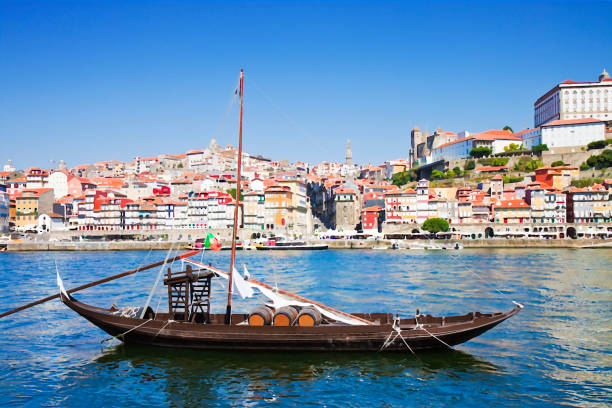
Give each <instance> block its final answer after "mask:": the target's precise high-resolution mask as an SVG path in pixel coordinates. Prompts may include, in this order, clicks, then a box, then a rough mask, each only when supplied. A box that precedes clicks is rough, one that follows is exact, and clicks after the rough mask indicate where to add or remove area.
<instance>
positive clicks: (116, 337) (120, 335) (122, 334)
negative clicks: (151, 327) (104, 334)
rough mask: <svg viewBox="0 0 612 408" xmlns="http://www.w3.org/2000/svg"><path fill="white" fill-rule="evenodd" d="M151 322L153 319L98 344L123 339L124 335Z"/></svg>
mask: <svg viewBox="0 0 612 408" xmlns="http://www.w3.org/2000/svg"><path fill="white" fill-rule="evenodd" d="M152 320H153V319H149V320H147V321H145V322H144V323H141V324H139V325H138V326H134V327H132V328H131V329H130V330H128V331H126V332H125V333H120V334H118V335H116V336H113V337H109V338H108V339H104V340H102V341H101V342H100V343H104V342H107V341H110V340H112V339H117V340H119V337H121V338H123V336H125V335H126V334H128V333H129V332H131V331H132V330H136V329H137V328H139V327H141V326H144V325H145V324H147V323H149V322H150V321H152Z"/></svg>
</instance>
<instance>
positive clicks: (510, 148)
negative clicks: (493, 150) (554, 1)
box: [504, 143, 521, 152]
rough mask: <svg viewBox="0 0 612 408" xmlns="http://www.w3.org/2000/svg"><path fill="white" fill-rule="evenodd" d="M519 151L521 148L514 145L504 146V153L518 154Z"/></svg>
mask: <svg viewBox="0 0 612 408" xmlns="http://www.w3.org/2000/svg"><path fill="white" fill-rule="evenodd" d="M519 150H521V146H520V145H517V144H516V143H510V144H509V145H508V146H504V152H518V151H519Z"/></svg>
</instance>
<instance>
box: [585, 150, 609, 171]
mask: <svg viewBox="0 0 612 408" xmlns="http://www.w3.org/2000/svg"><path fill="white" fill-rule="evenodd" d="M586 164H587V165H588V166H589V167H595V168H596V169H597V170H601V169H605V168H608V167H612V150H610V149H606V150H604V151H603V153H602V154H599V155H593V156H591V157H589V158H588V159H587V161H586Z"/></svg>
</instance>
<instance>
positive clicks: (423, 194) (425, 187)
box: [416, 179, 429, 224]
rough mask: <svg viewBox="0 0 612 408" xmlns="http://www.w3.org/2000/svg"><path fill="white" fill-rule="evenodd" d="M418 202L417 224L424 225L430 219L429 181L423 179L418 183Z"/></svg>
mask: <svg viewBox="0 0 612 408" xmlns="http://www.w3.org/2000/svg"><path fill="white" fill-rule="evenodd" d="M416 200H417V205H416V212H417V213H416V217H417V223H419V224H422V223H424V222H425V220H426V219H428V218H429V180H427V179H421V180H419V181H418V183H417V188H416Z"/></svg>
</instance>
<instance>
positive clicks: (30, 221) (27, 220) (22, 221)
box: [15, 188, 53, 229]
mask: <svg viewBox="0 0 612 408" xmlns="http://www.w3.org/2000/svg"><path fill="white" fill-rule="evenodd" d="M15 209H16V217H15V227H16V228H20V229H36V226H37V224H38V216H39V215H40V214H49V213H52V212H53V189H50V188H33V189H25V190H23V191H22V192H21V193H20V194H19V195H17V196H16V197H15Z"/></svg>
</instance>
